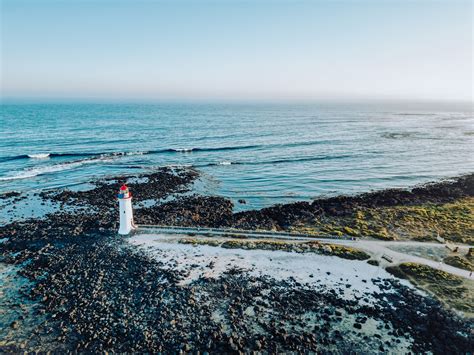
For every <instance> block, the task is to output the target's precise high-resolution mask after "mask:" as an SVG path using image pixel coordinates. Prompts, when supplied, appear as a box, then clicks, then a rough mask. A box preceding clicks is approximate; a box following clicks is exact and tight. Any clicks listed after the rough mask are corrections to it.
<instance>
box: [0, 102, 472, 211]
mask: <svg viewBox="0 0 474 355" xmlns="http://www.w3.org/2000/svg"><path fill="white" fill-rule="evenodd" d="M0 110H1V113H0V121H1V122H0V123H1V125H0V193H3V192H8V191H20V192H25V191H28V192H31V191H39V190H44V189H51V188H72V189H80V188H86V186H87V184H86V183H87V182H88V181H90V180H92V179H94V178H100V177H104V176H114V175H121V174H135V173H138V172H141V171H149V170H152V169H153V168H155V167H159V166H193V167H196V168H197V169H198V170H199V171H201V172H202V178H201V179H200V180H199V183H198V184H197V186H196V191H198V192H200V193H206V194H213V195H222V196H226V197H229V198H231V199H232V200H233V201H234V203H235V205H236V210H242V209H253V208H261V207H266V206H270V205H273V204H276V203H286V202H292V201H297V200H311V199H313V198H316V197H321V196H333V195H338V194H355V193H360V192H367V191H371V190H378V189H384V188H391V187H407V186H412V185H415V184H420V183H425V182H428V181H433V180H439V179H442V178H447V177H452V176H456V175H460V174H463V173H468V172H472V171H474V159H473V154H472V153H473V146H474V145H473V143H474V119H473V114H472V107H471V106H459V105H457V106H456V105H441V104H428V103H424V104H421V103H420V104H416V103H398V104H388V103H385V104H384V103H371V104H370V103H369V104H361V103H355V104H354V103H353V104H342V103H312V104H307V103H298V104H296V103H281V104H275V103H242V104H237V103H213V104H211V103H209V104H207V103H156V104H138V103H135V104H92V103H90V104H79V103H70V104H3V105H2V106H0ZM240 199H243V200H245V201H246V204H241V203H238V202H237V201H238V200H240Z"/></svg>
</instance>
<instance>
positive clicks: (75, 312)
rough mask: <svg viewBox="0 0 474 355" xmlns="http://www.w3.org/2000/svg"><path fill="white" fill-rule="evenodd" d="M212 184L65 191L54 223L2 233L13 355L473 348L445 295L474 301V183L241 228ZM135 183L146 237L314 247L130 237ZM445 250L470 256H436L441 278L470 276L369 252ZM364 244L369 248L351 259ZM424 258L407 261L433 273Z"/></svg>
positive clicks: (290, 212) (318, 205)
mask: <svg viewBox="0 0 474 355" xmlns="http://www.w3.org/2000/svg"><path fill="white" fill-rule="evenodd" d="M199 178H200V172H199V171H197V170H194V169H189V168H160V169H157V170H155V171H153V172H151V173H148V174H146V173H145V174H139V175H135V176H120V177H112V178H108V179H104V180H101V181H95V182H94V181H92V182H91V184H90V186H88V188H87V189H83V190H80V189H79V190H75V191H72V190H67V189H55V190H50V191H47V192H44V193H41V194H38V195H37V196H36V197H37V198H38V199H40V200H41V201H42V202H43V203H44V206H45V208H47V207H50V208H51V211H50V212H49V213H46V214H45V215H44V216H42V217H41V218H28V217H24V218H22V216H18V218H17V219H16V220H15V221H13V222H9V223H5V224H4V225H2V226H1V227H0V240H1V243H0V255H1V259H0V262H1V263H2V264H1V265H2V268H1V277H2V293H1V294H0V296H1V303H0V311H1V312H2V313H1V314H3V315H5V316H4V317H2V319H3V323H2V329H3V330H2V333H0V336H1V339H0V351H2V352H17V351H64V350H78V351H111V352H132V351H141V352H147V351H150V352H156V351H167V352H174V351H180V350H182V351H186V352H192V351H208V352H237V351H244V352H245V351H253V350H255V351H261V352H271V353H276V352H287V351H318V352H321V353H334V352H335V353H338V352H340V353H344V352H349V351H355V352H362V353H378V352H385V351H388V352H416V353H418V352H433V353H448V352H454V353H456V352H457V353H463V352H468V351H470V350H472V349H473V348H474V335H473V329H474V326H473V318H472V313H473V312H472V310H471V309H470V308H469V303H468V302H464V303H462V304H461V303H456V302H446V292H450V294H451V298H452V299H453V300H454V299H456V298H457V297H458V299H464V300H466V299H470V298H472V290H473V288H472V282H473V281H472V279H471V280H470V279H469V277H465V276H464V275H465V274H464V273H468V272H469V271H468V270H469V267H470V266H469V264H466V265H467V266H466V267H465V268H464V269H463V268H462V267H460V266H461V265H460V263H462V262H461V261H459V260H458V259H459V258H460V259H461V260H467V261H469V262H470V260H471V257H472V252H471V249H469V247H472V240H473V231H472V226H473V221H474V220H473V218H474V217H473V213H472V200H473V198H474V175H465V176H461V177H457V178H453V179H451V180H447V181H442V182H436V183H433V184H428V185H425V186H417V187H415V188H413V189H411V190H384V191H379V192H373V193H367V194H363V195H356V196H340V197H335V198H328V199H319V200H318V199H317V200H314V201H313V202H311V203H309V202H299V203H293V204H286V205H276V206H273V207H269V208H265V209H262V210H255V211H244V212H237V213H235V212H234V211H233V204H232V202H231V201H230V200H228V199H226V198H225V197H221V196H204V195H200V194H197V193H196V192H195V191H194V190H193V186H194V184H195V183H196V181H198V180H199ZM122 182H127V184H128V186H129V188H130V190H131V191H132V192H133V194H134V204H135V221H136V223H138V224H142V225H143V224H163V225H177V226H188V227H199V226H201V227H216V228H217V227H226V228H229V227H232V228H240V229H245V230H266V231H281V232H285V231H286V232H292V231H299V232H304V233H305V234H306V238H307V239H305V240H296V239H295V240H292V239H290V238H287V239H285V240H272V239H263V240H256V239H251V238H235V237H233V236H228V237H223V238H221V237H209V236H202V235H193V236H189V235H185V236H180V235H173V236H169V235H162V234H160V233H148V232H147V233H145V232H141V231H140V230H138V231H137V232H136V233H135V234H134V235H132V236H130V237H119V236H118V235H117V234H116V230H117V228H118V209H117V201H116V199H115V195H116V192H117V189H118V187H119V186H120V184H121V183H122ZM2 199H3V206H5V207H3V208H4V209H10V208H11V206H12V203H10V202H11V201H15V204H16V205H17V206H18V208H19V209H20V210H23V209H22V208H23V207H25V206H28V203H29V199H24V198H23V199H22V198H21V195H16V194H10V195H4V196H2ZM9 201H10V202H9ZM22 204H25V205H22ZM21 206H23V207H21ZM20 207H21V208H20ZM3 212H5V210H4V211H3ZM374 233H376V234H377V233H378V235H375V234H374ZM438 236H441V237H442V238H444V239H445V240H448V241H452V242H457V243H459V245H460V246H461V248H460V251H459V252H458V253H457V254H453V253H451V252H449V251H448V252H446V251H445V252H443V253H438V254H436V253H434V254H433V255H432V256H431V258H432V259H430V260H431V262H433V263H437V262H439V261H440V262H442V261H443V260H447V261H446V266H443V267H445V268H446V270H459V271H458V272H459V273H460V275H461V276H452V275H451V274H449V273H446V272H444V273H441V272H440V271H436V270H435V271H431V269H429V267H428V266H426V265H424V266H417V265H416V264H407V263H406V262H405V263H404V262H402V260H400V262H398V261H397V260H394V261H393V262H389V261H387V260H385V259H383V258H382V255H381V254H380V253H378V252H377V251H378V249H376V248H372V249H371V248H367V249H364V247H365V246H366V245H369V244H367V243H366V244H364V242H365V241H367V242H370V243H385V242H386V243H391V244H387V245H390V247H387V250H388V249H390V248H392V249H393V243H396V242H398V241H399V242H401V243H405V244H403V245H404V246H405V248H407V247H406V246H407V245H409V246H411V245H412V244H406V243H411V242H412V241H416V242H417V243H426V245H427V246H429V247H430V248H438V247H436V246H435V245H434V243H433V241H434V240H436V238H437V237H438ZM353 238H357V239H358V240H359V241H361V242H357V241H354V243H355V244H354V245H353V246H347V245H346V244H347V243H351V242H352V241H351V239H353ZM319 239H324V240H319ZM326 239H327V240H326ZM388 240H391V241H390V242H389V241H388ZM344 243H346V244H344ZM357 243H358V244H357ZM430 243H431V244H430ZM370 245H376V246H377V248H378V247H379V246H380V244H370ZM400 245H402V244H400ZM420 245H421V247H420ZM423 245H424V244H416V246H417V248H422V249H423ZM409 249H410V248H408V249H406V250H404V251H403V254H404V255H407V258H410V257H419V258H421V257H426V255H424V254H423V253H421V252H420V253H421V254H420V253H419V254H418V255H415V254H413V253H412V251H410V250H411V249H410V250H409ZM412 249H413V248H412ZM439 249H440V250H445V247H444V246H443V245H441V244H440V245H439V248H438V249H436V250H439ZM420 250H421V249H420ZM423 250H424V249H423ZM385 252H387V253H388V251H384V253H385ZM397 252H398V253H401V251H400V250H398V251H397ZM417 253H418V252H417ZM391 255H392V254H391ZM393 255H395V256H396V255H398V254H396V253H395V252H394V254H393ZM420 255H421V256H420ZM433 258H434V259H436V260H433ZM428 259H429V258H427V259H426V260H428ZM438 259H440V260H439V261H438ZM423 260H425V259H423ZM448 260H449V261H450V263H451V266H450V267H453V269H447V268H448V266H449V265H447V264H449V263H448ZM453 264H454V266H453ZM443 265H445V264H443ZM462 265H464V264H462ZM387 266H388V269H387V270H385V268H387ZM390 267H391V268H390ZM466 268H467V270H466ZM387 271H390V272H387ZM445 274H448V276H446V275H445ZM440 277H441V278H442V279H443V280H445V281H446V282H445V283H446V285H442V284H440V283H439V278H440ZM436 284H438V286H437V287H435V286H436ZM448 284H449V285H448ZM448 286H449V287H451V288H454V289H455V290H457V291H456V292H457V295H458V296H456V292H451V291H452V290H451V289H444V288H443V287H448ZM450 290H451V291H450ZM443 292H444V293H443ZM466 292H467V293H466ZM12 304H14V305H18V306H12ZM466 307H467V308H466Z"/></svg>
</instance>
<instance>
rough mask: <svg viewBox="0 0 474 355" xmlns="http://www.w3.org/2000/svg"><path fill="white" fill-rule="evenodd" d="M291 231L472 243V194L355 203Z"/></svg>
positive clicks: (473, 200) (473, 220) (473, 235)
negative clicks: (417, 201) (416, 201)
mask: <svg viewBox="0 0 474 355" xmlns="http://www.w3.org/2000/svg"><path fill="white" fill-rule="evenodd" d="M291 230H293V231H300V232H302V233H307V234H312V235H315V236H320V237H333V236H342V235H348V236H355V237H368V238H376V239H380V240H396V239H402V240H403V239H405V240H406V239H414V240H418V241H434V240H436V237H437V236H438V234H439V235H440V236H441V237H443V238H445V239H446V240H449V241H452V242H457V243H465V244H473V243H474V198H473V197H467V198H462V199H459V200H456V201H454V202H450V203H443V204H435V203H425V204H421V205H413V206H392V207H376V208H368V207H356V208H355V209H354V212H353V213H352V214H350V215H342V216H331V215H322V216H319V217H317V218H315V219H314V220H313V221H312V222H310V223H308V224H307V225H304V226H293V228H291Z"/></svg>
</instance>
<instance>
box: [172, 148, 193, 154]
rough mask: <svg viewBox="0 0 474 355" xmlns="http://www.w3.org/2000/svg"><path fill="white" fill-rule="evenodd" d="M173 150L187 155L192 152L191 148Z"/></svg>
mask: <svg viewBox="0 0 474 355" xmlns="http://www.w3.org/2000/svg"><path fill="white" fill-rule="evenodd" d="M174 150H175V151H176V152H179V153H187V152H192V151H193V148H176V149H174Z"/></svg>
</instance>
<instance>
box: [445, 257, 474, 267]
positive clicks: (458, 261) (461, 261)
mask: <svg viewBox="0 0 474 355" xmlns="http://www.w3.org/2000/svg"><path fill="white" fill-rule="evenodd" d="M443 262H444V263H445V264H448V265H451V266H454V267H458V268H460V269H464V270H468V271H474V260H472V259H470V258H468V257H466V256H459V255H454V256H448V257H447V258H445V259H444V260H443Z"/></svg>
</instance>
